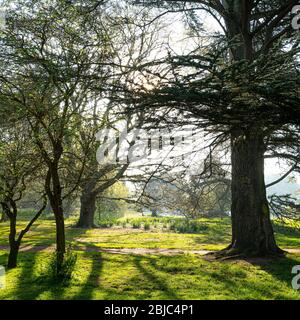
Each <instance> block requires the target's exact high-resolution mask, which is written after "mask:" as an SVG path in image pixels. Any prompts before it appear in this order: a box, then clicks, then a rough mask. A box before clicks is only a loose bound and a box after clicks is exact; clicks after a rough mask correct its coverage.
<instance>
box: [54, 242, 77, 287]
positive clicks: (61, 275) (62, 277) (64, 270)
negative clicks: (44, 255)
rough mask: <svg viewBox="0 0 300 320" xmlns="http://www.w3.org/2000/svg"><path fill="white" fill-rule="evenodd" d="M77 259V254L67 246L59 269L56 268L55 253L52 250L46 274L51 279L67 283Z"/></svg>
mask: <svg viewBox="0 0 300 320" xmlns="http://www.w3.org/2000/svg"><path fill="white" fill-rule="evenodd" d="M76 261H77V254H76V253H75V252H73V251H71V248H68V250H67V252H66V254H65V257H64V261H63V264H62V266H61V268H60V270H58V269H57V253H56V252H54V253H53V254H52V256H51V259H50V262H49V269H48V275H49V277H50V280H51V281H54V282H62V283H67V282H68V281H70V280H71V278H72V273H73V271H74V268H75V265H76Z"/></svg>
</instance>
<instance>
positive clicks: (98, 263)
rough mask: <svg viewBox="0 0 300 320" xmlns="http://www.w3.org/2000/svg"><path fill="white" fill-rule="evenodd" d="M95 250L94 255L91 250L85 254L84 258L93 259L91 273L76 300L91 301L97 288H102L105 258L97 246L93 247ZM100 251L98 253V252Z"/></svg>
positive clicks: (75, 297)
mask: <svg viewBox="0 0 300 320" xmlns="http://www.w3.org/2000/svg"><path fill="white" fill-rule="evenodd" d="M92 247H94V248H95V252H94V253H92V252H91V250H89V251H88V252H85V253H84V255H83V259H84V258H90V259H92V267H91V270H90V273H89V275H88V278H87V280H86V281H85V284H84V285H83V286H82V287H81V289H80V291H79V292H78V293H77V294H76V295H75V296H74V297H73V298H72V299H75V300H82V299H84V300H91V299H92V297H93V291H94V290H95V288H99V287H101V280H100V276H101V273H102V270H103V256H102V254H101V252H99V248H97V247H96V246H92ZM97 250H98V252H97Z"/></svg>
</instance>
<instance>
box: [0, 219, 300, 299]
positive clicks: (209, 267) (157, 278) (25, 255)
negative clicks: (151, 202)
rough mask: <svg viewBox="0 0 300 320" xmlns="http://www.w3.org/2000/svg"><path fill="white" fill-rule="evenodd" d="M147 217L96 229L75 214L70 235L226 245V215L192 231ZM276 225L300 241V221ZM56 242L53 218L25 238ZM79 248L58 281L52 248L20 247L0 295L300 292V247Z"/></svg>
mask: <svg viewBox="0 0 300 320" xmlns="http://www.w3.org/2000/svg"><path fill="white" fill-rule="evenodd" d="M145 219H147V218H140V220H141V221H140V222H141V225H140V227H139V228H137V226H136V225H135V228H133V227H132V226H130V223H131V221H130V220H129V221H125V222H126V223H125V224H124V220H122V219H121V221H120V222H118V223H116V225H115V226H113V227H112V228H104V229H95V230H83V229H76V228H73V227H72V225H74V220H72V219H69V220H67V224H66V225H67V228H66V235H67V240H68V243H70V244H73V245H76V246H82V247H84V246H89V247H96V248H174V249H182V250H201V249H208V250H214V249H221V248H223V247H224V246H225V245H226V244H228V242H229V240H230V221H229V219H223V220H220V219H212V220H207V219H200V220H198V222H197V224H199V225H200V227H199V230H201V231H199V230H198V232H194V233H182V232H179V231H177V230H170V228H168V226H167V222H166V221H165V220H162V222H160V221H159V220H155V221H153V223H150V225H151V226H150V230H146V231H145V230H144V228H143V223H145ZM163 219H164V218H163ZM135 220H136V219H135ZM147 221H148V220H147ZM135 222H136V221H135ZM24 224H25V221H23V222H21V223H20V225H19V227H20V228H21V227H22V226H23V225H24ZM0 228H1V229H0V245H2V246H3V245H7V235H8V224H1V227H0ZM275 230H276V238H277V241H278V243H279V245H280V246H281V247H283V248H300V237H299V235H300V232H299V229H297V228H295V227H294V226H292V225H281V224H280V223H275ZM54 243H55V228H54V221H52V220H40V221H39V222H38V223H37V224H36V226H34V227H33V228H32V231H30V233H29V234H28V235H27V236H26V237H25V238H24V242H23V244H26V245H32V246H48V245H53V244H54ZM77 256H78V258H77V262H76V265H75V270H74V273H73V277H72V279H71V280H70V281H69V282H68V283H65V284H64V285H58V284H57V283H55V282H53V281H52V280H51V279H50V278H49V277H47V274H49V262H50V257H51V254H49V252H45V251H37V252H20V255H19V267H18V268H16V269H14V270H10V271H8V272H7V283H6V284H7V286H6V289H0V299H300V291H296V290H293V289H292V287H291V280H292V274H291V269H292V267H293V266H294V265H297V264H298V265H299V264H300V255H295V254H293V255H292V254H289V255H287V256H286V257H285V258H282V259H279V260H273V261H270V260H266V261H260V262H259V261H256V262H249V261H248V262H247V261H230V262H219V261H214V262H211V261H207V260H205V259H204V258H203V257H201V256H199V255H193V254H182V255H175V256H163V255H143V256H138V255H131V254H126V255H122V254H110V253H100V252H92V251H89V252H87V251H77ZM6 259H7V252H6V251H5V250H0V265H5V263H6Z"/></svg>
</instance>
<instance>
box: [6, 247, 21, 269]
mask: <svg viewBox="0 0 300 320" xmlns="http://www.w3.org/2000/svg"><path fill="white" fill-rule="evenodd" d="M19 249H20V242H19V241H14V242H10V249H9V255H8V262H7V268H8V269H13V268H15V267H16V266H17V260H18V253H19Z"/></svg>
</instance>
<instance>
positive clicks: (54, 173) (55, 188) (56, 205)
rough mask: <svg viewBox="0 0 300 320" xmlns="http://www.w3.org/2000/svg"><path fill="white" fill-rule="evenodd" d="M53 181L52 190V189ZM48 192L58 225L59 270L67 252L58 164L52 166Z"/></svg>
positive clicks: (48, 178)
mask: <svg viewBox="0 0 300 320" xmlns="http://www.w3.org/2000/svg"><path fill="white" fill-rule="evenodd" d="M51 181H52V190H51V187H50V185H51ZM46 193H47V196H48V198H49V201H50V204H51V208H52V210H53V214H54V216H55V225H56V254H57V271H58V272H59V271H60V270H61V267H62V265H63V262H64V255H65V252H66V239H65V221H64V212H63V205H62V191H61V185H60V179H59V174H58V165H57V164H54V165H53V166H51V167H50V169H49V171H48V174H47V179H46Z"/></svg>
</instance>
